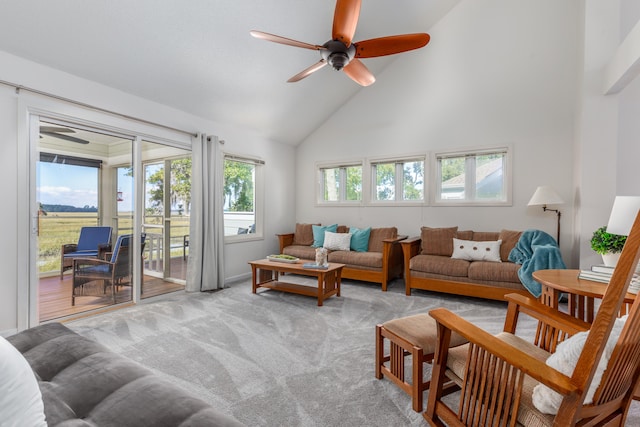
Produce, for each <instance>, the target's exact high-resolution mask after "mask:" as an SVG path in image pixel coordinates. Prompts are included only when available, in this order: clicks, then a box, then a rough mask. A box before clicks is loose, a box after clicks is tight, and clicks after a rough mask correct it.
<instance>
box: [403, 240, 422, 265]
mask: <svg viewBox="0 0 640 427" xmlns="http://www.w3.org/2000/svg"><path fill="white" fill-rule="evenodd" d="M421 243H422V239H421V238H420V237H409V238H407V239H404V240H402V241H400V244H401V245H402V253H403V254H404V264H405V268H408V266H409V260H410V259H411V258H413V257H414V256H416V255H418V253H419V252H420V244H421Z"/></svg>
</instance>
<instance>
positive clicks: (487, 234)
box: [469, 231, 500, 242]
mask: <svg viewBox="0 0 640 427" xmlns="http://www.w3.org/2000/svg"><path fill="white" fill-rule="evenodd" d="M499 238H500V233H498V232H497V231H474V232H473V238H472V239H469V240H473V241H474V242H493V241H496V240H499Z"/></svg>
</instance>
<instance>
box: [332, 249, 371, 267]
mask: <svg viewBox="0 0 640 427" xmlns="http://www.w3.org/2000/svg"><path fill="white" fill-rule="evenodd" d="M329 262H338V263H340V264H346V265H348V266H358V267H370V268H382V253H381V252H356V251H332V252H329Z"/></svg>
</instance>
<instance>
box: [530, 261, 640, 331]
mask: <svg viewBox="0 0 640 427" xmlns="http://www.w3.org/2000/svg"><path fill="white" fill-rule="evenodd" d="M579 273H580V270H538V271H536V272H534V273H533V278H534V279H536V280H537V281H538V282H540V284H541V285H542V294H541V295H540V300H541V301H542V303H543V304H546V305H548V306H550V307H553V308H556V309H557V308H558V300H559V298H560V294H561V293H566V294H567V296H568V299H569V303H568V311H569V314H570V315H572V316H574V317H577V318H578V319H581V320H585V321H587V322H589V323H592V322H593V316H594V314H593V313H594V300H595V299H596V298H597V299H602V297H603V296H604V294H605V292H606V291H607V285H606V284H605V283H600V282H594V281H592V280H586V279H579V278H578V274H579ZM635 299H636V296H635V295H634V294H631V293H628V292H627V295H626V296H625V298H624V305H623V306H622V308H621V311H620V314H621V315H624V314H626V312H627V306H628V305H631V304H633V301H634V300H635Z"/></svg>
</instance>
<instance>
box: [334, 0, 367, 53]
mask: <svg viewBox="0 0 640 427" xmlns="http://www.w3.org/2000/svg"><path fill="white" fill-rule="evenodd" d="M361 4H362V1H361V0H338V1H337V2H336V11H335V13H334V15H333V30H332V31H331V37H332V38H333V40H340V41H341V42H342V43H344V44H345V45H347V47H349V46H351V41H352V40H353V35H354V34H355V32H356V26H357V25H358V17H359V16H360V6H361Z"/></svg>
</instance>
